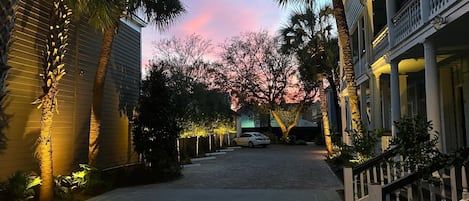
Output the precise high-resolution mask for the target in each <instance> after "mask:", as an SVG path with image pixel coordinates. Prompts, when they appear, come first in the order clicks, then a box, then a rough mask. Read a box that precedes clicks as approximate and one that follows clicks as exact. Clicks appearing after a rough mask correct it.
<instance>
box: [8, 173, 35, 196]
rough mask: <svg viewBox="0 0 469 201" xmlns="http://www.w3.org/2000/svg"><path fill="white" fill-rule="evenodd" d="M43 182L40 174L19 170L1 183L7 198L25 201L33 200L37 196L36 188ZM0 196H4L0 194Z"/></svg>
mask: <svg viewBox="0 0 469 201" xmlns="http://www.w3.org/2000/svg"><path fill="white" fill-rule="evenodd" d="M40 184H41V179H40V178H39V176H36V175H33V174H26V173H24V172H21V171H18V172H16V173H15V174H14V175H13V176H11V177H10V178H8V180H7V182H6V183H3V184H1V189H3V190H4V194H5V195H4V196H5V197H6V200H12V201H23V200H31V199H33V198H34V197H35V196H36V191H35V188H34V187H36V186H38V185H40ZM0 198H2V197H1V196H0Z"/></svg>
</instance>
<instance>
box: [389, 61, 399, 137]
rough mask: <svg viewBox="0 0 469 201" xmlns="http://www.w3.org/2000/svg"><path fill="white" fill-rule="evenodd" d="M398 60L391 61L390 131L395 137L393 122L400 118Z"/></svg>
mask: <svg viewBox="0 0 469 201" xmlns="http://www.w3.org/2000/svg"><path fill="white" fill-rule="evenodd" d="M398 64H399V62H398V61H391V123H392V127H391V132H392V137H393V138H394V137H396V134H397V128H396V126H395V125H394V122H396V121H399V120H400V119H401V95H400V89H399V65H398Z"/></svg>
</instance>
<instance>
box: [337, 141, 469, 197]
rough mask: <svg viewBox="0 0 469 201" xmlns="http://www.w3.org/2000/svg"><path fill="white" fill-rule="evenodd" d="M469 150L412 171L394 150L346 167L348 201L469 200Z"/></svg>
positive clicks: (345, 183)
mask: <svg viewBox="0 0 469 201" xmlns="http://www.w3.org/2000/svg"><path fill="white" fill-rule="evenodd" d="M468 154H469V149H463V150H460V151H458V152H455V153H453V154H451V155H446V156H445V157H441V158H439V159H435V161H434V162H433V163H432V164H429V165H428V166H423V167H422V166H419V167H418V168H415V169H416V171H412V170H410V169H408V168H406V167H405V166H402V165H399V162H400V161H402V160H403V158H402V156H400V155H398V153H397V149H396V148H393V149H391V150H389V151H387V152H384V153H383V154H381V155H379V156H378V157H375V158H373V159H371V160H370V161H367V162H366V163H364V164H361V165H359V166H357V167H355V168H344V188H345V201H366V200H371V201H382V200H386V201H391V200H421V201H423V200H434V201H440V200H441V201H443V200H445V201H469V192H468V182H467V176H466V175H467V167H468V162H469V161H468V158H467V156H468Z"/></svg>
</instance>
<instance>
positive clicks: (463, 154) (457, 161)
mask: <svg viewBox="0 0 469 201" xmlns="http://www.w3.org/2000/svg"><path fill="white" fill-rule="evenodd" d="M468 155H469V148H464V149H460V150H458V151H456V152H455V153H453V154H451V155H446V156H443V157H444V158H442V159H440V160H437V161H435V162H433V163H431V164H430V165H429V166H426V167H423V168H419V169H418V170H417V171H416V172H413V173H411V174H408V175H406V176H404V177H401V178H399V179H398V180H395V181H394V182H392V183H389V184H387V185H384V186H383V188H382V194H383V196H385V195H386V194H388V193H391V192H393V191H395V190H397V189H399V188H401V187H403V186H406V185H409V184H411V183H413V182H414V181H416V180H417V179H421V178H423V177H424V176H427V175H429V174H431V173H432V172H435V171H437V170H440V169H443V168H445V167H449V166H452V165H453V166H454V165H463V164H465V163H467V162H469V161H468V158H467V157H468Z"/></svg>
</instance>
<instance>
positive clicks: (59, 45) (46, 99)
mask: <svg viewBox="0 0 469 201" xmlns="http://www.w3.org/2000/svg"><path fill="white" fill-rule="evenodd" d="M71 14H72V12H71V10H70V9H69V8H68V6H67V5H66V4H65V2H64V0H54V1H53V2H52V9H51V13H50V16H49V35H48V38H47V39H46V45H45V50H44V53H43V56H44V57H43V59H44V60H43V64H42V65H43V72H42V74H41V77H42V81H43V84H44V85H43V86H42V91H43V93H44V94H43V95H41V96H40V97H39V98H38V99H37V100H36V101H34V102H33V104H38V108H41V133H40V136H39V139H38V149H37V152H38V156H39V160H40V164H39V166H40V169H41V178H42V185H41V189H40V194H39V199H40V200H41V201H48V200H52V197H53V184H54V183H53V165H52V136H51V131H52V118H53V117H54V112H56V111H58V109H57V93H58V91H59V89H58V85H59V81H60V80H61V79H62V77H63V76H64V75H65V66H64V64H63V58H64V56H65V53H66V49H65V48H66V46H67V40H68V25H69V24H70V16H71Z"/></svg>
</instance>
